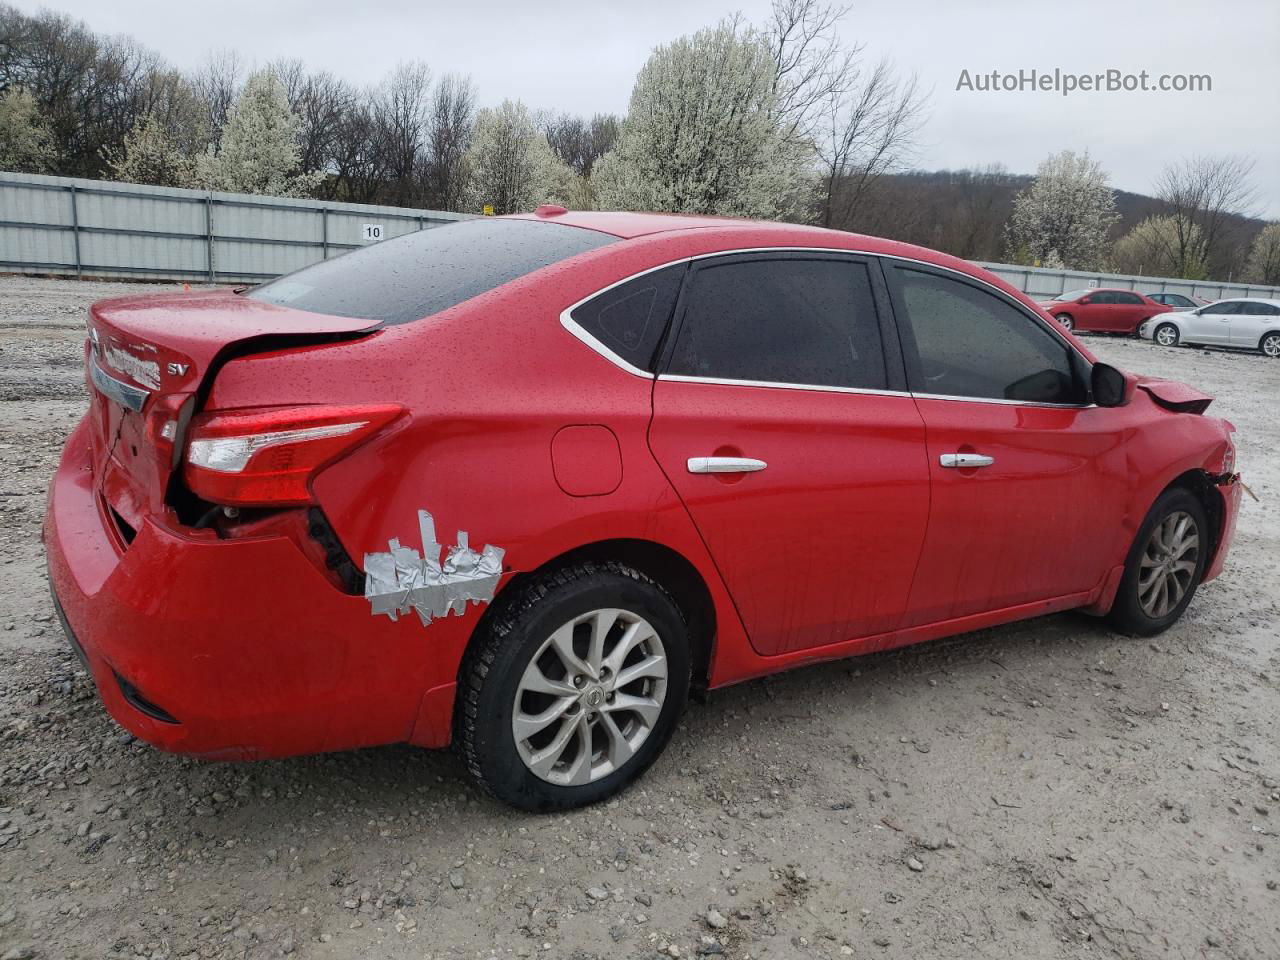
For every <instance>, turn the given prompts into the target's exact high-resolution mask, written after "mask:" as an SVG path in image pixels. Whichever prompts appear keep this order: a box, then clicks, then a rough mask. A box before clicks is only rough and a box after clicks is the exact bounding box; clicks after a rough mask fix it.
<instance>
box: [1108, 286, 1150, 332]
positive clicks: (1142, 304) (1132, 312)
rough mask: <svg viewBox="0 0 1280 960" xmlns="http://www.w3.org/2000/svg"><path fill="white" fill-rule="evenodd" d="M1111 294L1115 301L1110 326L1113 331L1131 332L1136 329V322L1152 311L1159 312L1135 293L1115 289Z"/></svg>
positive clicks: (1145, 317)
mask: <svg viewBox="0 0 1280 960" xmlns="http://www.w3.org/2000/svg"><path fill="white" fill-rule="evenodd" d="M1111 296H1112V299H1113V300H1114V302H1115V310H1114V312H1113V313H1112V315H1111V323H1112V326H1111V327H1110V330H1111V331H1112V332H1113V333H1133V331H1135V330H1137V329H1138V324H1140V323H1141V322H1142V321H1143V320H1145V319H1147V317H1149V316H1151V315H1152V314H1153V313H1158V312H1159V311H1158V310H1156V309H1155V308H1154V307H1152V306H1151V305H1150V304H1148V303H1147V301H1146V300H1144V299H1142V297H1141V296H1139V295H1138V294H1136V293H1129V292H1128V291H1125V290H1116V291H1113V292H1112V294H1111Z"/></svg>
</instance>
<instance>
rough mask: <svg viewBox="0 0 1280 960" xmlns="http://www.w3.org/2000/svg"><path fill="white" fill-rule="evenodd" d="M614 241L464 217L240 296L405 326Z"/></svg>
mask: <svg viewBox="0 0 1280 960" xmlns="http://www.w3.org/2000/svg"><path fill="white" fill-rule="evenodd" d="M617 240H618V238H617V237H614V236H611V235H609V234H605V233H600V232H598V231H595V230H583V229H581V228H579V227H570V226H566V225H564V224H558V223H542V222H538V221H533V220H505V219H494V218H491V217H483V218H478V219H475V220H462V221H458V222H457V223H451V224H448V225H447V226H443V227H432V228H431V229H429V230H419V231H418V232H416V233H410V234H406V235H405V236H403V237H397V238H396V239H394V240H385V241H383V242H382V243H376V244H374V245H373V246H371V247H364V248H362V249H360V250H353V251H352V252H351V253H345V254H343V255H342V256H340V257H334V258H333V259H332V260H322V261H320V262H319V263H315V264H312V265H311V266H309V267H303V268H302V269H301V270H297V271H295V272H293V273H290V274H286V275H285V276H283V277H280V278H279V279H277V280H272V281H271V282H269V283H264V284H262V285H261V286H258V287H254V288H253V289H252V290H250V291H249V292H248V293H246V294H245V296H246V297H248V298H249V299H251V300H262V301H265V302H267V303H275V304H279V305H281V306H285V307H293V308H295V309H298V310H306V311H309V312H311V313H327V314H331V315H333V316H337V317H357V318H361V319H365V320H370V321H380V322H382V323H387V324H395V323H407V322H409V321H411V320H419V319H421V318H423V317H429V316H431V315H432V314H433V313H439V312H440V311H441V310H446V309H448V308H449V307H453V306H457V305H458V304H459V303H462V301H464V300H470V299H471V298H472V297H476V296H479V295H480V294H482V293H487V292H488V291H490V290H493V289H494V288H496V287H500V286H502V285H503V284H504V283H509V282H510V281H512V280H515V279H517V278H518V277H523V276H524V275H525V274H529V273H533V271H535V270H539V269H541V268H542V267H546V266H550V265H551V264H553V263H558V262H559V261H561V260H567V259H568V258H569V257H572V256H575V255H576V254H579V253H585V252H586V251H588V250H594V249H595V248H596V247H599V246H603V245H604V244H607V243H616V242H617Z"/></svg>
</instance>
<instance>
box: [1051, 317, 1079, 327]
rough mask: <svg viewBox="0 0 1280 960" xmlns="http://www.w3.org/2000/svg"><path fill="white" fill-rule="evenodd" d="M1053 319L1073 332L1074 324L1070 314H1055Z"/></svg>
mask: <svg viewBox="0 0 1280 960" xmlns="http://www.w3.org/2000/svg"><path fill="white" fill-rule="evenodd" d="M1053 319H1055V320H1057V321H1058V322H1059V323H1060V324H1062V325H1063V327H1065V328H1066V329H1068V330H1074V329H1075V328H1076V322H1075V320H1073V319H1072V317H1071V314H1069V313H1059V314H1055V315H1054V318H1053Z"/></svg>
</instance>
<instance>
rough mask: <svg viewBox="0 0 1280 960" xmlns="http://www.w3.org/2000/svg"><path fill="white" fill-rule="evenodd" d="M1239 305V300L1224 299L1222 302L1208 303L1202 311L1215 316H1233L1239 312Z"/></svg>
mask: <svg viewBox="0 0 1280 960" xmlns="http://www.w3.org/2000/svg"><path fill="white" fill-rule="evenodd" d="M1241 306H1243V304H1241V302H1240V301H1239V300H1224V301H1223V302H1222V303H1214V304H1210V305H1209V306H1207V307H1205V308H1204V310H1203V311H1202V312H1203V313H1207V314H1211V315H1212V316H1215V317H1233V316H1235V315H1236V314H1238V313H1239V312H1240V307H1241Z"/></svg>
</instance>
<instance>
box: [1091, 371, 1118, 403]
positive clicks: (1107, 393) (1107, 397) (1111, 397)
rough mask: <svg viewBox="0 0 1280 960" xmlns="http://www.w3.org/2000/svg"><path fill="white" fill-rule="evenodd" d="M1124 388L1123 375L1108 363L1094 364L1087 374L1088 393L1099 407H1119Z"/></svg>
mask: <svg viewBox="0 0 1280 960" xmlns="http://www.w3.org/2000/svg"><path fill="white" fill-rule="evenodd" d="M1126 386H1127V381H1126V380H1125V377H1124V374H1123V373H1121V372H1120V371H1119V370H1117V369H1116V368H1115V367H1113V366H1111V365H1110V364H1109V363H1095V364H1094V365H1093V370H1091V371H1090V373H1089V392H1090V394H1092V396H1093V402H1094V403H1095V404H1097V405H1098V406H1100V407H1118V406H1121V405H1122V404H1123V403H1124V393H1125V387H1126Z"/></svg>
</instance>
